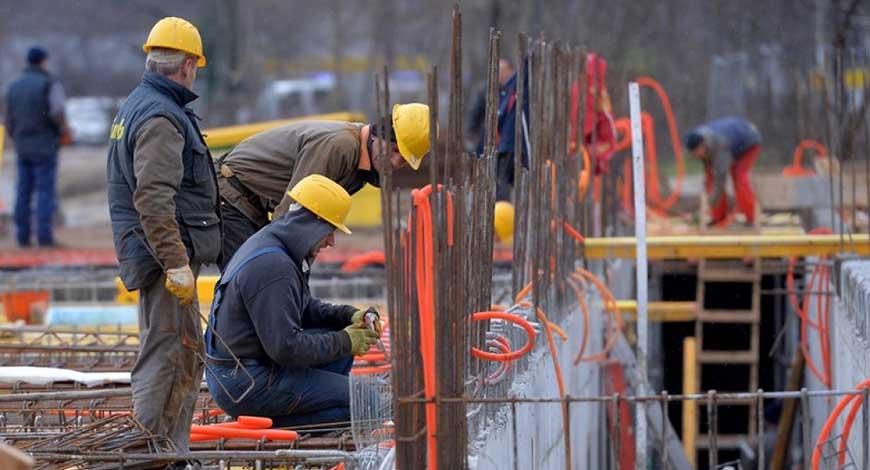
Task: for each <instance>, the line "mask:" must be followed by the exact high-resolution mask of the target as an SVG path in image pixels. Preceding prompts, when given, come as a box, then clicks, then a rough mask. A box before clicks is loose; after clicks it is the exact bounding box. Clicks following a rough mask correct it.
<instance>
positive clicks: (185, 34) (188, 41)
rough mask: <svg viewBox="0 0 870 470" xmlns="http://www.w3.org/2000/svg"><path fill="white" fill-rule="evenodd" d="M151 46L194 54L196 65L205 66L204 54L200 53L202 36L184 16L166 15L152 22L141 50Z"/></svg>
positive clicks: (146, 50) (146, 49) (148, 49)
mask: <svg viewBox="0 0 870 470" xmlns="http://www.w3.org/2000/svg"><path fill="white" fill-rule="evenodd" d="M153 47H162V48H164V49H174V50H176V51H181V52H186V53H188V54H190V55H195V56H196V57H197V58H198V60H197V61H196V66H197V67H205V55H203V53H202V37H200V35H199V30H198V29H196V26H194V25H193V24H192V23H191V22H190V21H187V20H185V19H184V18H176V17H174V16H167V17H166V18H163V19H162V20H160V21H158V22H157V23H156V24H154V27H153V28H151V32H150V33H149V34H148V39H146V40H145V44H143V45H142V50H143V51H145V52H148V51H150V50H151V48H153Z"/></svg>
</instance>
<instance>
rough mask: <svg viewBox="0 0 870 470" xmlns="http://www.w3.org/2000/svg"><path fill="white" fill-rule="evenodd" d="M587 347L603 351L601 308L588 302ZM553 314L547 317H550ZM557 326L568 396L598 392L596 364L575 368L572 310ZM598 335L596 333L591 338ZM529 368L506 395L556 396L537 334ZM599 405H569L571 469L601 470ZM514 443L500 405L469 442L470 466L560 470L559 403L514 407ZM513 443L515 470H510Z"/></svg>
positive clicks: (506, 410) (576, 326)
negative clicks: (561, 334)
mask: <svg viewBox="0 0 870 470" xmlns="http://www.w3.org/2000/svg"><path fill="white" fill-rule="evenodd" d="M589 302H590V310H591V312H590V313H591V315H590V316H591V323H590V343H589V346H588V349H587V351H593V352H594V351H599V350H600V348H601V344H600V338H601V334H600V333H601V328H602V324H601V305H600V303H599V302H598V301H597V300H593V299H590V301H589ZM553 316H556V315H554V314H551V317H553ZM558 324H559V325H560V326H561V327H562V329H564V331H565V332H566V333H567V334H568V341H564V342H563V341H562V340H561V339H559V338H556V340H555V342H556V348H557V350H558V357H559V363H560V364H561V368H562V373H563V376H564V380H565V386H566V390H567V393H568V394H569V395H572V396H592V395H599V394H600V374H599V366H598V365H597V364H594V363H588V362H583V363H581V364H580V365H578V366H574V365H573V362H574V358H575V357H576V355H577V353H578V351H579V350H580V341H581V337H582V333H583V321H582V316H581V315H580V312H579V310H577V309H576V308H575V309H573V310H572V311H570V312H566V314H565V315H564V317H563V319H562V320H561V321H558ZM596 332H598V334H595V333H596ZM528 361H529V362H528V369H527V370H526V371H525V372H523V373H520V374H518V375H517V376H516V377H514V380H513V382H512V384H511V385H510V387H509V391H508V392H507V393H508V394H509V395H515V396H518V397H528V398H558V397H559V391H558V388H557V385H556V378H555V377H556V376H555V372H554V368H553V363H552V360H551V358H550V354H549V351H548V350H547V343H546V337H545V336H544V335H543V334H541V335H539V336H538V341H537V347H536V348H535V350H534V351H533V352H532V353H530V355H529V358H528ZM602 408H603V407H601V406H599V405H597V404H586V403H574V404H572V405H571V406H570V413H571V415H570V423H571V452H572V458H571V460H572V466H571V468H573V469H575V470H584V469H589V470H595V469H600V468H605V466H604V463H603V462H604V458H603V457H602V456H601V455H600V454H601V452H600V449H601V447H602V440H603V439H605V436H604V433H602V432H601V427H602V425H601V423H602V420H603V419H604V418H603V414H602V413H603V409H602ZM516 410H517V416H516V429H517V433H516V444H515V443H514V437H513V432H512V421H511V418H510V406H499V408H498V409H497V410H495V412H494V413H493V414H494V416H495V417H494V418H493V419H491V420H489V422H488V423H487V425H486V426H485V427H484V429H483V431H482V432H480V433H479V435H478V439H477V440H476V441H474V440H473V442H472V443H471V448H472V451H471V455H472V459H471V467H472V468H477V469H480V470H490V469H492V470H495V469H506V468H534V469H554V470H555V469H564V468H566V466H565V447H564V434H563V430H564V428H563V425H562V421H563V420H562V412H561V406H560V404H558V403H533V404H518V405H517V409H516ZM514 445H516V456H517V458H516V467H514V464H515V459H514Z"/></svg>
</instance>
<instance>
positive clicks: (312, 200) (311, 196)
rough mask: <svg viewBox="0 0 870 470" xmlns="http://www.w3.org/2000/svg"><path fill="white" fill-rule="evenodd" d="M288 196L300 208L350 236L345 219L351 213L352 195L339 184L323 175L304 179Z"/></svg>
mask: <svg viewBox="0 0 870 470" xmlns="http://www.w3.org/2000/svg"><path fill="white" fill-rule="evenodd" d="M287 195H288V196H290V197H291V198H293V200H294V201H296V202H297V203H298V204H299V205H300V206H302V207H304V208H306V209H308V210H309V211H311V212H313V213H314V214H315V215H316V216H318V217H320V218H321V219H323V220H325V221H327V222H329V223H330V224H332V225H333V226H335V228H337V229H339V230H341V231H342V232H344V233H346V234H348V235H350V233H351V232H350V229H349V228H347V226H346V225H344V219H345V218H346V217H347V213H348V212H349V211H350V194H348V193H347V191H346V190H345V189H344V188H342V187H341V186H340V185H339V184H338V183H336V182H335V181H332V180H331V179H329V178H327V177H325V176H323V175H308V176H306V177H305V178H302V179H301V180H300V181H299V182H298V183H296V185H295V186H293V188H292V189H291V190H290V191H287Z"/></svg>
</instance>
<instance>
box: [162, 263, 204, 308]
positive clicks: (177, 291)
mask: <svg viewBox="0 0 870 470" xmlns="http://www.w3.org/2000/svg"><path fill="white" fill-rule="evenodd" d="M164 285H165V286H166V290H168V291H169V292H171V293H172V295H174V296H175V297H176V298H177V299H178V303H179V304H181V305H182V306H185V307H186V306H188V305H190V304H192V303H193V299H194V298H196V279H195V278H194V277H193V271H191V269H190V266H189V265H184V266H182V267H180V268H172V269H167V270H166V283H165V284H164Z"/></svg>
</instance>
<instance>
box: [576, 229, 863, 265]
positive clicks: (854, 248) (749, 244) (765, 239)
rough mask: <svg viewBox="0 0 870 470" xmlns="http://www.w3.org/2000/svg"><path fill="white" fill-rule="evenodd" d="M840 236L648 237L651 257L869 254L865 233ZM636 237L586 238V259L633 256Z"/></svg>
mask: <svg viewBox="0 0 870 470" xmlns="http://www.w3.org/2000/svg"><path fill="white" fill-rule="evenodd" d="M840 240H841V239H840V236H839V235H709V236H658V237H648V238H647V256H648V257H649V259H687V258H692V259H695V258H707V259H711V258H719V259H723V258H747V257H752V258H784V257H790V256H797V257H802V256H811V255H812V256H830V255H835V254H837V253H840V252H841V251H845V252H848V253H856V254H859V255H864V256H866V255H870V237H868V235H867V234H866V233H861V234H856V235H852V236H851V237H849V236H847V237H845V238H844V243H843V250H841V249H840ZM635 245H636V242H635V239H634V237H610V238H587V239H586V242H585V243H584V254H585V256H586V258H587V259H614V258H624V259H632V258H634V257H635Z"/></svg>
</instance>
